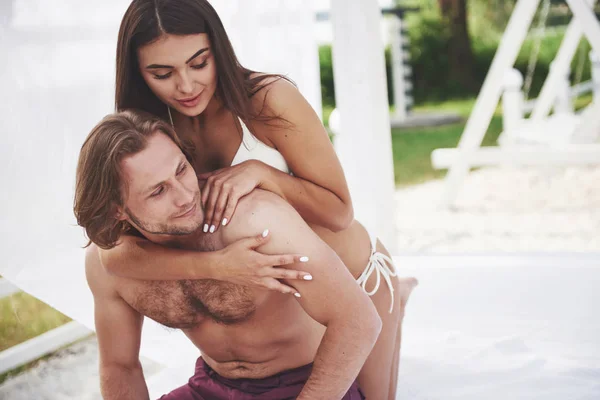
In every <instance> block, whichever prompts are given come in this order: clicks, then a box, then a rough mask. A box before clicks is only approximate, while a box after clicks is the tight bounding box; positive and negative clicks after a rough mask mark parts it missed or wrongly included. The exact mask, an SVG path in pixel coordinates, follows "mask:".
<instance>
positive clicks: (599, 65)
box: [590, 50, 600, 104]
mask: <svg viewBox="0 0 600 400" xmlns="http://www.w3.org/2000/svg"><path fill="white" fill-rule="evenodd" d="M590 61H591V62H592V83H593V84H594V88H593V89H592V93H593V100H594V103H597V104H600V53H596V52H594V51H593V50H592V51H590Z"/></svg>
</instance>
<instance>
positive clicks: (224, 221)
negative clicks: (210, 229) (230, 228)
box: [223, 218, 228, 226]
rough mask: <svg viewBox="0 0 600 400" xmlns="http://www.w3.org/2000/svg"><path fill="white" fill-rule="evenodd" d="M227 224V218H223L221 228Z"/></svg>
mask: <svg viewBox="0 0 600 400" xmlns="http://www.w3.org/2000/svg"><path fill="white" fill-rule="evenodd" d="M227 222H228V220H227V218H223V226H225V225H227Z"/></svg>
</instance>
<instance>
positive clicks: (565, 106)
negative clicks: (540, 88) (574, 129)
mask: <svg viewBox="0 0 600 400" xmlns="http://www.w3.org/2000/svg"><path fill="white" fill-rule="evenodd" d="M553 67H554V63H551V64H550V69H552V68H553ZM570 75H571V68H567V70H566V72H565V73H564V74H563V75H562V79H561V80H560V81H559V82H558V87H557V91H556V99H555V100H554V112H556V113H567V114H572V113H573V111H574V108H573V101H572V100H571V80H570V79H569V76H570Z"/></svg>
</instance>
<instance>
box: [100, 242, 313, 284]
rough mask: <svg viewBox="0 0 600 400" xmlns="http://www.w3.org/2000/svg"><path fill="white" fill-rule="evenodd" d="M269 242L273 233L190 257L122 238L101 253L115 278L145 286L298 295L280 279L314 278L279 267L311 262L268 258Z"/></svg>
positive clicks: (298, 258)
mask: <svg viewBox="0 0 600 400" xmlns="http://www.w3.org/2000/svg"><path fill="white" fill-rule="evenodd" d="M269 239H270V236H269V234H268V231H265V232H263V233H262V234H261V235H257V236H252V237H248V238H244V239H241V240H238V241H237V242H234V243H232V244H230V245H229V246H227V247H225V248H223V249H221V250H217V251H207V252H200V251H191V250H181V249H174V248H170V247H165V246H162V245H159V244H156V243H152V242H150V241H149V240H146V239H144V238H140V237H135V236H129V235H126V236H123V237H122V238H121V241H120V243H119V245H117V246H116V247H114V248H112V249H108V250H104V249H98V251H99V254H100V260H101V262H102V265H103V266H104V268H105V269H106V270H107V271H108V272H109V273H111V274H113V275H117V276H121V277H125V278H133V279H144V280H180V279H217V280H221V281H227V282H231V283H235V284H239V285H245V286H259V287H262V288H267V289H271V290H276V291H279V292H282V293H288V294H294V293H296V290H295V289H294V288H292V287H291V286H288V285H285V284H283V283H281V282H280V281H278V279H302V280H310V279H311V278H310V274H307V273H306V272H303V271H296V270H293V271H291V270H287V269H283V268H277V266H281V265H287V264H292V263H296V262H307V261H308V258H306V257H303V256H300V255H290V254H287V255H266V254H262V253H260V252H258V251H257V250H256V248H257V247H259V246H261V245H263V244H265V243H267V242H268V241H269Z"/></svg>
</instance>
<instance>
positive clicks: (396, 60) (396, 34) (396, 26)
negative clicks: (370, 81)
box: [390, 15, 408, 121]
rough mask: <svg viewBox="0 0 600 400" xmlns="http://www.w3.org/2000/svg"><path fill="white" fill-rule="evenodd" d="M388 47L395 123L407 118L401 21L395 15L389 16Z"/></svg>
mask: <svg viewBox="0 0 600 400" xmlns="http://www.w3.org/2000/svg"><path fill="white" fill-rule="evenodd" d="M390 47H391V53H392V81H393V82H394V106H395V110H394V115H393V118H394V120H395V121H404V120H405V119H406V117H407V114H408V113H407V111H408V104H407V102H406V90H407V87H406V76H405V68H404V59H405V56H404V44H403V40H402V20H401V19H400V17H398V16H397V15H392V16H390Z"/></svg>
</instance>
